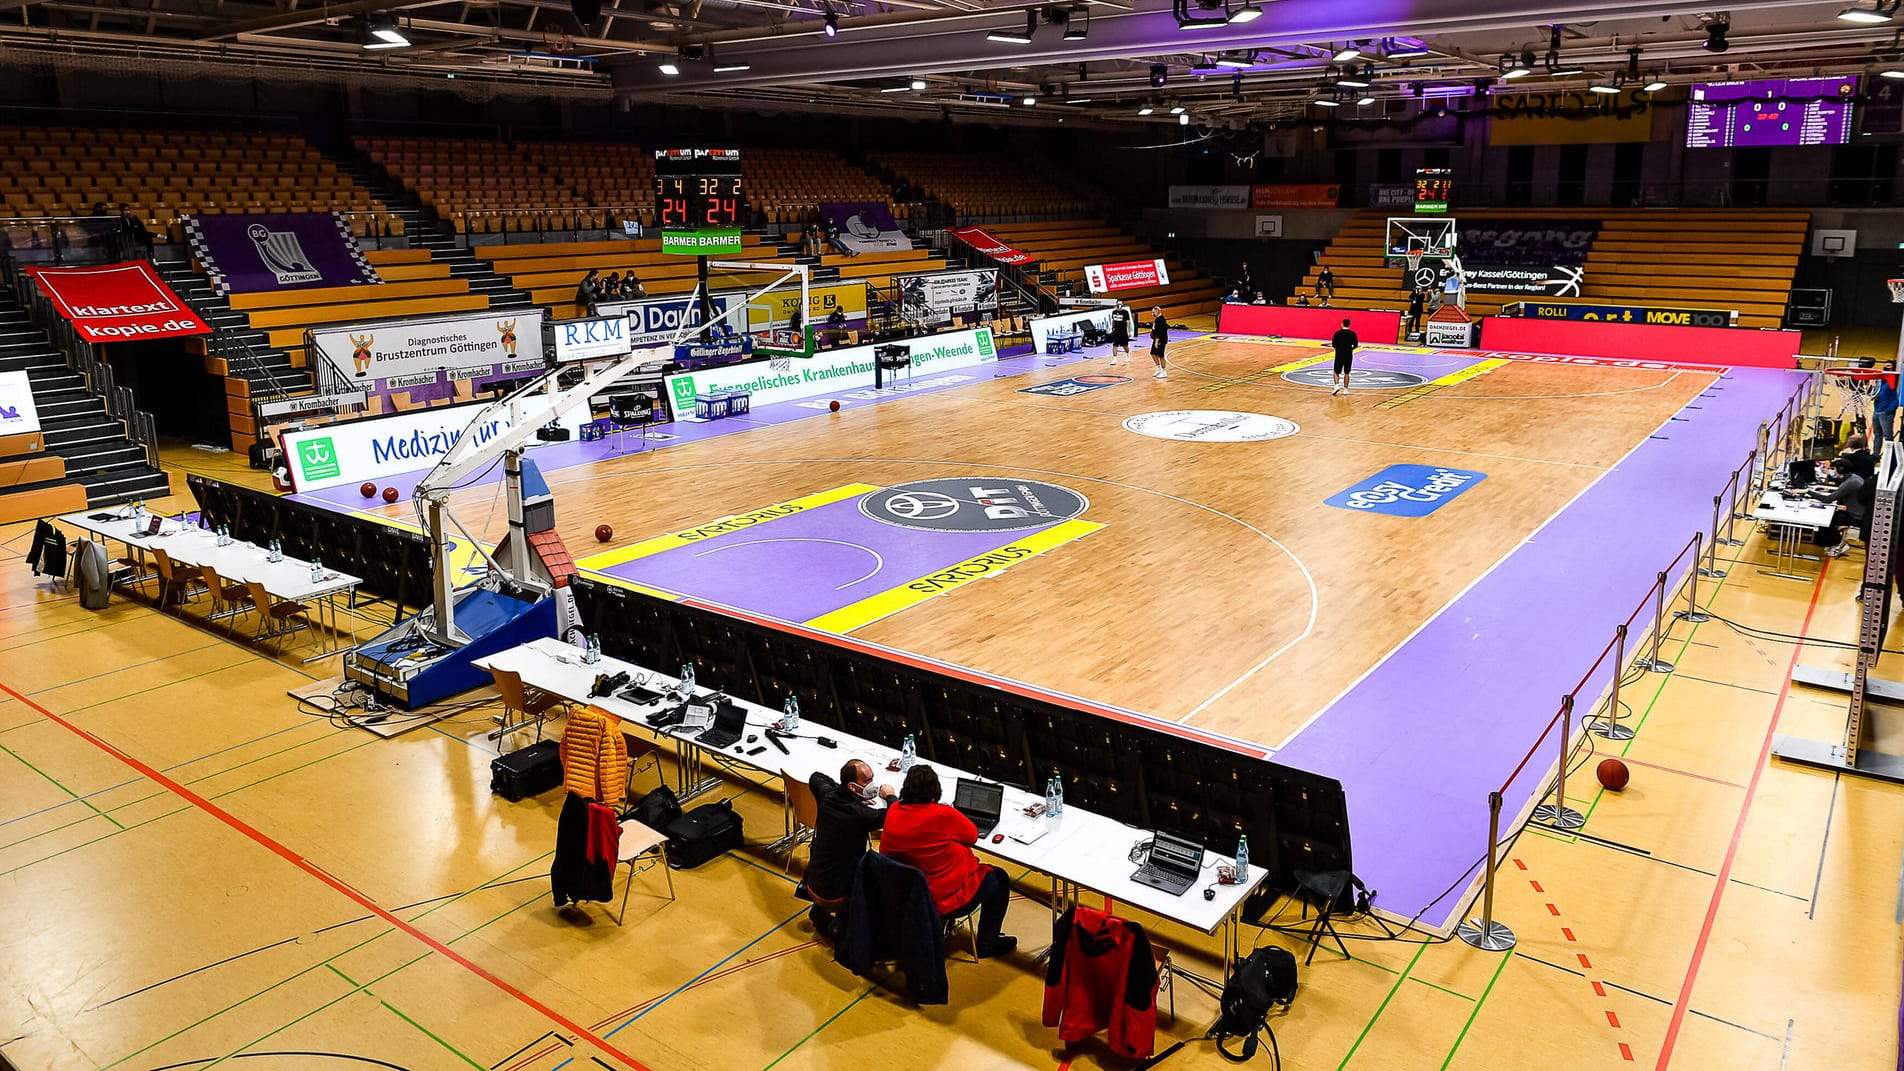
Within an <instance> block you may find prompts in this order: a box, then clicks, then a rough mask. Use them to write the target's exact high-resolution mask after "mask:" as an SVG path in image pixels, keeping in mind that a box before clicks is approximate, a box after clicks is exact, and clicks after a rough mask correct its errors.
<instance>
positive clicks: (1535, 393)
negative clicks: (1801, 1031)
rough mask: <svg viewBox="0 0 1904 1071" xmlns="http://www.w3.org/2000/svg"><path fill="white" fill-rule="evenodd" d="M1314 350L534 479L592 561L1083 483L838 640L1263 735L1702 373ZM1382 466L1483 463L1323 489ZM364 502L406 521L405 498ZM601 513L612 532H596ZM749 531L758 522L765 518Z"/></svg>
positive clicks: (1378, 651) (493, 533) (489, 497)
mask: <svg viewBox="0 0 1904 1071" xmlns="http://www.w3.org/2000/svg"><path fill="white" fill-rule="evenodd" d="M1324 353H1325V351H1322V350H1319V349H1317V348H1315V347H1313V346H1301V345H1277V344H1265V343H1262V342H1250V341H1217V340H1201V339H1199V340H1192V341H1186V342H1183V343H1180V344H1178V345H1176V346H1174V347H1173V349H1172V362H1173V372H1172V375H1171V378H1169V379H1167V380H1163V381H1158V380H1153V379H1151V378H1149V368H1150V364H1149V361H1148V358H1147V357H1144V356H1142V355H1140V357H1139V360H1140V362H1141V363H1140V364H1139V365H1138V366H1136V367H1135V368H1134V369H1133V368H1126V367H1125V366H1121V365H1120V366H1119V368H1118V369H1117V370H1116V371H1119V372H1123V373H1127V374H1130V375H1133V376H1134V377H1135V378H1133V379H1132V381H1131V382H1128V383H1123V384H1118V385H1115V386H1111V387H1107V388H1103V389H1099V390H1094V391H1092V392H1090V393H1086V394H1081V395H1078V396H1075V397H1069V398H1060V397H1050V396H1041V395H1036V394H1026V393H1022V392H1021V388H1023V387H1025V386H1027V385H1030V384H1033V383H1037V382H1040V381H1044V382H1049V381H1054V380H1063V379H1067V378H1071V377H1074V376H1076V375H1079V374H1085V373H1109V372H1111V371H1113V370H1112V369H1110V368H1108V367H1106V366H1105V363H1104V362H1103V361H1097V362H1089V363H1086V364H1081V365H1080V364H1072V365H1065V366H1061V367H1058V368H1051V369H1047V370H1044V371H1042V372H1039V373H1034V374H1033V375H1031V376H1019V377H1011V378H1003V379H996V380H988V381H984V382H980V383H976V384H973V385H968V386H963V387H959V388H956V389H952V390H947V391H943V392H939V393H933V394H925V395H920V396H915V397H911V398H905V399H901V400H895V401H886V402H882V403H880V404H878V405H875V406H871V407H866V408H854V409H848V410H846V411H844V412H842V413H839V414H834V415H822V416H820V417H818V418H816V419H808V420H801V421H797V422H794V423H790V424H782V425H777V426H773V427H766V428H760V429H757V430H752V431H748V432H746V433H744V434H738V435H727V436H724V437H721V438H718V439H714V440H709V441H704V442H699V443H691V444H687V445H681V446H676V447H671V448H669V449H665V450H660V451H655V452H650V453H646V454H639V455H631V456H626V457H621V458H615V459H611V460H606V461H602V462H599V463H595V464H590V465H586V466H577V467H574V468H568V469H560V470H554V471H545V473H544V475H545V476H546V477H547V479H548V481H549V483H550V485H551V487H552V488H553V490H554V492H555V499H556V523H557V527H558V528H559V530H560V531H561V532H562V535H563V538H564V540H565V541H566V543H567V545H568V547H569V549H570V552H571V553H572V554H574V556H575V557H576V558H577V559H578V560H581V561H582V563H583V564H584V566H587V565H588V564H589V560H588V556H589V555H590V554H591V553H594V552H600V551H604V550H610V549H613V548H614V547H615V546H619V545H622V544H626V543H633V542H638V541H641V540H646V539H649V538H651V537H654V536H659V535H662V534H664V533H670V532H676V531H681V530H686V529H692V528H695V527H696V526H699V525H706V524H708V523H709V522H713V521H716V520H719V519H720V518H723V517H727V516H729V515H731V514H744V513H748V512H749V511H754V510H759V509H762V508H764V507H769V506H772V505H774V504H776V503H783V502H789V501H792V500H795V499H798V498H800V497H802V496H805V495H810V494H814V493H816V492H821V491H826V490H828V489H832V488H838V487H842V486H849V485H854V484H861V485H879V486H886V485H892V484H898V483H903V482H906V481H917V480H928V479H937V478H944V477H956V476H973V477H982V478H998V479H999V480H1006V479H1009V478H1026V479H1033V480H1038V481H1043V482H1048V483H1052V484H1056V485H1059V486H1061V487H1065V488H1069V489H1072V490H1076V491H1078V492H1081V493H1083V494H1084V495H1085V496H1086V497H1087V498H1088V499H1089V500H1090V508H1089V510H1087V511H1086V512H1085V513H1084V515H1083V519H1084V520H1087V521H1092V522H1097V523H1100V524H1102V525H1103V526H1104V527H1103V528H1101V529H1099V530H1096V531H1094V532H1092V533H1090V534H1088V535H1085V536H1083V537H1082V538H1079V539H1076V540H1074V541H1072V542H1069V543H1066V544H1064V545H1062V546H1057V547H1055V548H1052V549H1050V550H1048V551H1046V552H1044V553H1041V554H1038V555H1037V556H1036V557H1032V558H1028V559H1026V560H1023V561H1021V562H1018V563H1016V564H1013V565H1012V566H1011V567H1010V568H1009V569H1008V570H1007V571H1005V572H1003V573H1001V574H999V575H998V576H996V577H994V578H991V579H988V580H987V581H986V582H984V583H971V584H965V585H962V586H959V587H957V588H956V589H954V590H952V591H950V592H948V593H946V594H944V595H941V596H938V597H935V598H932V599H929V600H926V601H924V602H922V603H919V604H917V605H913V606H911V607H909V608H907V609H904V610H903V611H900V612H897V613H894V614H892V615H891V616H889V617H886V618H883V619H880V620H877V621H874V622H872V623H870V624H867V625H865V626H863V627H860V628H858V629H856V630H855V631H853V633H852V634H853V635H854V636H856V637H859V638H862V639H866V640H870V641H872V642H875V643H879V644H884V645H887V646H889V647H894V648H898V649H901V650H905V651H910V652H914V653H918V654H923V655H926V656H929V657H933V658H938V659H942V660H945V661H947V662H951V663H954V664H957V665H963V666H967V667H971V668H974V669H978V670H982V671H984V672H987V673H992V674H996V675H999V676H1003V677H1006V678H1010V679H1014V680H1020V681H1024V682H1027V683H1030V684H1033V685H1037V686H1039V687H1043V688H1047V689H1050V690H1054V691H1057V692H1061V693H1067V694H1071V695H1078V696H1085V697H1088V698H1091V699H1094V700H1097V701H1100V702H1105V703H1110V704H1113V705H1116V706H1121V707H1125V708H1127V709H1132V710H1137V711H1141V712H1143V713H1147V714H1151V715H1155V716H1158V717H1163V718H1167V719H1170V720H1181V721H1188V722H1191V723H1193V724H1195V725H1197V726H1199V727H1202V728H1207V729H1212V730H1215V731H1218V732H1224V733H1229V734H1231V735H1235V736H1239V737H1242V738H1244V739H1248V740H1252V741H1256V742H1259V743H1264V744H1268V745H1271V746H1277V745H1280V744H1281V743H1282V742H1283V741H1284V740H1285V739H1286V738H1287V737H1288V736H1289V735H1290V734H1291V733H1293V732H1294V731H1295V730H1296V729H1297V728H1298V727H1300V726H1301V725H1302V724H1303V723H1304V722H1305V721H1307V720H1308V719H1309V718H1310V717H1312V716H1313V715H1314V714H1315V713H1316V712H1317V711H1318V710H1320V709H1321V708H1322V707H1323V706H1324V705H1326V704H1327V703H1328V702H1329V700H1330V699H1332V698H1333V697H1334V696H1336V695H1338V694H1340V693H1341V692H1342V691H1343V690H1344V689H1345V688H1347V687H1348V686H1349V685H1350V684H1351V683H1352V682H1354V681H1355V680H1356V679H1357V678H1358V677H1360V676H1361V675H1362V674H1363V673H1364V672H1365V671H1367V670H1368V669H1369V668H1370V667H1371V666H1372V665H1373V664H1374V663H1375V662H1376V661H1377V660H1379V659H1380V658H1381V657H1383V656H1384V655H1386V654H1387V653H1388V652H1389V651H1391V650H1393V649H1394V648H1395V647H1396V646H1397V645H1398V644H1399V643H1400V642H1401V641H1402V640H1403V639H1404V638H1405V637H1407V636H1408V635H1409V634H1410V633H1411V632H1413V631H1414V630H1415V629H1416V628H1417V627H1418V626H1419V625H1421V623H1422V622H1423V621H1424V620H1426V619H1427V617H1429V616H1430V615H1432V614H1433V613H1435V612H1436V611H1438V610H1439V609H1440V608H1441V607H1442V606H1443V605H1445V604H1446V603H1447V602H1448V601H1449V600H1450V599H1452V598H1453V597H1454V596H1455V595H1456V594H1458V593H1460V592H1461V591H1462V590H1463V589H1465V588H1466V587H1468V585H1469V584H1470V583H1471V582H1473V580H1474V579H1475V578H1476V577H1478V576H1479V575H1480V574H1482V573H1483V572H1485V571H1486V570H1487V569H1488V568H1489V567H1491V566H1492V565H1493V564H1494V563H1495V562H1496V561H1498V560H1499V559H1500V558H1501V557H1502V556H1503V555H1505V554H1507V553H1508V552H1509V551H1511V550H1512V549H1513V548H1514V547H1516V546H1517V545H1519V544H1520V543H1521V542H1522V541H1523V540H1525V539H1526V537H1527V536H1528V535H1529V534H1530V533H1531V532H1533V531H1534V530H1535V529H1536V528H1538V527H1539V526H1540V525H1541V524H1542V523H1543V522H1545V521H1546V520H1547V519H1548V518H1549V517H1550V516H1552V515H1553V514H1555V513H1556V512H1558V511H1559V510H1560V509H1561V508H1562V507H1563V506H1564V505H1565V504H1566V503H1567V502H1569V501H1570V500H1572V499H1573V498H1574V497H1575V496H1576V495H1577V494H1579V493H1580V491H1581V490H1582V489H1584V488H1585V487H1587V486H1588V485H1589V484H1590V483H1591V482H1592V481H1593V480H1595V479H1596V478H1597V477H1599V476H1600V475H1601V474H1602V473H1604V472H1605V471H1606V469H1607V468H1608V467H1609V466H1612V465H1613V464H1615V463H1616V462H1617V461H1619V459H1620V458H1621V457H1622V456H1624V455H1625V454H1626V453H1627V452H1628V451H1629V450H1631V449H1632V448H1633V447H1634V446H1635V445H1637V444H1638V443H1639V442H1641V441H1643V440H1644V439H1645V438H1646V436H1647V435H1648V433H1650V432H1652V431H1653V430H1654V429H1656V428H1658V427H1659V426H1660V425H1661V424H1662V423H1664V422H1665V421H1666V419H1667V418H1668V417H1669V416H1670V415H1672V414H1673V413H1675V412H1678V411H1679V409H1680V407H1681V406H1683V405H1685V404H1686V403H1687V402H1688V401H1689V400H1691V399H1692V398H1694V397H1695V396H1696V395H1698V394H1699V393H1700V392H1701V391H1702V390H1704V389H1705V388H1706V387H1707V386H1709V385H1710V384H1711V383H1712V381H1713V379H1714V377H1715V373H1713V372H1709V371H1665V370H1648V369H1637V368H1608V367H1587V366H1564V365H1549V364H1536V363H1531V362H1525V361H1495V362H1488V365H1487V367H1486V368H1485V370H1484V371H1483V372H1482V374H1478V375H1474V376H1473V378H1469V379H1466V380H1464V381H1462V382H1458V383H1454V384H1450V385H1447V386H1443V387H1439V388H1434V389H1433V390H1432V392H1430V393H1421V390H1423V389H1425V388H1418V389H1417V390H1416V391H1374V390H1371V391H1366V392H1357V393H1352V394H1350V395H1349V396H1347V397H1336V396H1331V395H1330V393H1329V392H1328V390H1327V389H1326V387H1317V386H1306V385H1297V384H1292V383H1289V382H1286V381H1285V380H1284V379H1283V377H1282V376H1281V375H1276V374H1266V373H1265V369H1273V368H1278V367H1283V366H1286V365H1290V364H1297V363H1304V362H1314V361H1316V360H1318V359H1319V358H1321V357H1322V356H1323V355H1324ZM1390 360H1391V362H1392V363H1397V364H1410V363H1413V362H1424V363H1423V364H1422V365H1421V367H1423V368H1424V369H1426V372H1425V374H1426V375H1428V376H1430V377H1431V378H1432V377H1433V376H1434V375H1435V374H1436V373H1437V372H1438V371H1445V370H1447V367H1448V366H1440V367H1436V366H1434V365H1432V363H1429V362H1432V358H1431V357H1428V356H1425V355H1419V354H1418V355H1414V356H1410V355H1407V354H1401V355H1397V356H1396V357H1393V358H1391V359H1390ZM1319 367H1320V369H1321V370H1322V371H1324V372H1326V370H1327V367H1328V366H1327V364H1326V363H1325V364H1323V365H1321V366H1319ZM1472 371H1473V370H1472V369H1470V370H1469V372H1470V373H1472ZM981 374H982V373H981ZM1417 395H1419V396H1417ZM1181 409H1195V410H1227V411H1235V412H1242V413H1252V414H1255V413H1260V414H1269V415H1272V416H1276V417H1281V418H1284V419H1286V420H1289V421H1293V422H1294V423H1296V424H1297V425H1299V426H1300V427H1301V433H1300V435H1299V436H1296V437H1294V438H1286V439H1279V440H1275V441H1268V442H1243V443H1197V442H1180V441H1171V440H1164V439H1155V438H1148V437H1145V436H1141V435H1137V434H1134V433H1132V432H1130V431H1127V430H1125V428H1124V427H1123V422H1124V421H1125V420H1126V419H1127V418H1129V417H1132V416H1135V415H1138V414H1144V413H1150V412H1155V411H1164V410H1181ZM1397 463H1418V464H1431V465H1445V466H1449V467H1453V468H1457V469H1461V470H1465V471H1470V472H1484V473H1485V474H1486V479H1485V480H1482V481H1481V482H1479V483H1478V484H1476V485H1474V486H1473V487H1472V489H1470V490H1468V491H1466V492H1465V493H1464V494H1463V496H1462V497H1461V498H1460V499H1458V500H1457V501H1456V502H1455V503H1454V504H1453V506H1451V507H1448V508H1443V509H1441V510H1440V511H1438V512H1436V513H1435V514H1433V515H1430V516H1426V517H1419V518H1405V519H1404V518H1393V517H1363V516H1357V515H1356V514H1354V513H1351V512H1349V511H1345V510H1342V509H1337V508H1332V507H1328V506H1325V505H1323V504H1322V500H1323V499H1326V498H1328V497H1329V496H1331V495H1333V494H1336V493H1337V492H1339V491H1342V490H1344V489H1345V488H1347V487H1349V486H1350V485H1351V484H1354V483H1356V482H1357V481H1360V480H1362V479H1364V478H1365V477H1368V476H1371V475H1373V474H1375V473H1377V472H1378V471H1381V470H1383V469H1384V468H1385V467H1387V466H1389V465H1393V464H1397ZM452 501H453V504H454V506H455V509H456V511H457V514H458V516H459V517H460V518H461V519H462V520H463V521H464V523H465V524H467V525H469V526H470V530H471V531H472V532H473V533H475V534H476V535H478V536H481V537H483V538H484V539H487V540H493V539H496V538H499V537H500V536H501V534H502V532H503V530H504V524H505V521H506V513H505V511H504V510H503V509H502V508H501V505H500V485H498V484H491V485H488V486H479V487H473V488H470V489H468V490H467V491H464V492H460V493H458V494H457V495H456V496H455V498H454V499H453V500H452ZM380 512H382V513H384V514H386V515H389V516H391V517H394V518H398V519H413V516H414V515H413V513H412V512H411V510H410V507H409V505H408V503H400V504H398V505H396V506H391V507H386V508H383V509H382V510H380ZM1364 522H1367V523H1364ZM604 523H606V524H609V525H611V526H612V527H613V530H614V532H615V539H614V542H613V543H611V544H609V545H608V546H603V545H601V544H598V543H597V542H596V540H595V537H594V534H593V533H594V531H595V528H596V526H597V525H599V524H604ZM754 531H755V532H757V533H758V535H759V536H760V538H762V539H767V538H769V537H770V536H771V534H772V531H773V525H771V524H762V525H760V526H759V527H758V528H757V529H754ZM840 538H842V539H844V538H849V537H847V536H845V535H844V534H842V535H841V536H840ZM1608 553H1609V554H1612V553H1617V549H1616V548H1615V547H1613V546H1612V545H1609V548H1608ZM953 560H956V558H955V559H953ZM911 579H912V577H911V576H902V577H900V578H899V579H897V580H895V581H893V583H894V584H901V585H903V584H904V583H905V582H906V581H908V580H911ZM831 582H832V577H831V576H825V577H822V576H816V575H814V574H812V573H811V572H810V571H807V570H804V569H803V568H802V564H801V559H799V558H797V557H793V556H791V554H790V555H789V557H788V558H787V559H786V562H785V564H784V565H776V566H774V567H773V568H771V569H763V570H762V573H761V575H760V576H759V577H758V585H759V586H760V587H761V588H763V589H766V588H772V587H775V586H778V585H785V584H816V585H824V584H830V583H831ZM1583 582H1584V581H1583ZM1530 594H1531V593H1530ZM763 597H764V596H763ZM742 608H743V609H750V608H754V607H750V606H747V605H745V604H743V605H742Z"/></svg>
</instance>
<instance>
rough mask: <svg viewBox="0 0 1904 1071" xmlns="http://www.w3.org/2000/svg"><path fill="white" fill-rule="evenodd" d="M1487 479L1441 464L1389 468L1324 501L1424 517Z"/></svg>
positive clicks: (1375, 510) (1374, 510) (1366, 509)
mask: <svg viewBox="0 0 1904 1071" xmlns="http://www.w3.org/2000/svg"><path fill="white" fill-rule="evenodd" d="M1485 479H1487V473H1485V472H1476V471H1474V470H1473V469H1451V468H1447V467H1444V466H1441V465H1390V466H1389V467H1387V468H1385V469H1383V470H1382V471H1380V472H1378V473H1376V474H1375V475H1373V476H1370V477H1369V478H1367V479H1365V480H1363V481H1361V482H1360V483H1358V484H1356V485H1355V486H1353V487H1350V488H1348V489H1347V490H1344V491H1340V492H1338V493H1336V494H1333V495H1330V496H1329V497H1328V498H1325V499H1323V500H1322V501H1323V504H1324V505H1327V506H1334V507H1336V508H1337V509H1352V510H1359V511H1361V512H1364V513H1380V514H1383V515H1385V516H1389V517H1426V516H1428V515H1429V514H1430V513H1433V512H1434V511H1436V510H1438V509H1440V508H1441V507H1443V506H1445V505H1447V504H1448V503H1449V502H1451V501H1453V500H1454V499H1455V498H1457V497H1459V496H1460V495H1461V494H1462V493H1463V492H1465V491H1467V490H1468V489H1469V488H1471V487H1473V486H1474V485H1475V484H1477V483H1480V482H1481V481H1482V480H1485Z"/></svg>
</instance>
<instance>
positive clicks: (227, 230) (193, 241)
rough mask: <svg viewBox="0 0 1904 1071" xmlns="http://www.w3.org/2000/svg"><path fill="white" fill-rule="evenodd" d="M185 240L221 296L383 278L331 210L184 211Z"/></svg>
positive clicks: (342, 218) (347, 223)
mask: <svg viewBox="0 0 1904 1071" xmlns="http://www.w3.org/2000/svg"><path fill="white" fill-rule="evenodd" d="M185 240H186V242H187V243H188V244H190V246H191V248H192V256H193V258H194V259H196V260H197V261H198V262H199V264H200V265H201V266H202V267H203V268H204V269H205V275H206V277H207V278H209V279H211V281H212V289H213V290H215V291H217V292H218V293H220V294H249V293H253V292H255V291H259V290H294V289H303V288H306V287H319V286H363V285H367V284H371V283H377V282H381V281H382V280H381V279H379V278H377V272H376V269H374V268H372V267H371V266H370V264H369V262H368V261H366V260H364V255H363V253H362V252H360V251H359V250H358V248H357V240H356V239H354V238H352V237H351V234H350V224H349V222H347V221H346V220H345V219H344V217H343V216H341V215H339V214H338V213H336V212H273V213H262V212H249V213H243V214H234V215H219V216H199V215H188V216H186V217H185Z"/></svg>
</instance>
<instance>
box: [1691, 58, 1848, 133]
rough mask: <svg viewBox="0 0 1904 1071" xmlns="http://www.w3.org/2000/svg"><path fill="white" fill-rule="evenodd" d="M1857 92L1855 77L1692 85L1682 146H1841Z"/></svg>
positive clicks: (1756, 80) (1764, 79)
mask: <svg viewBox="0 0 1904 1071" xmlns="http://www.w3.org/2000/svg"><path fill="white" fill-rule="evenodd" d="M1857 94H1858V79H1857V77H1856V76H1855V75H1846V76H1843V77H1838V78H1789V79H1788V78H1761V79H1754V80H1752V81H1749V82H1695V83H1693V85H1692V95H1691V99H1690V100H1689V101H1688V102H1687V105H1686V147H1687V148H1689V149H1720V148H1727V147H1734V146H1738V147H1743V146H1787V145H1843V144H1845V143H1846V142H1847V141H1849V140H1850V138H1851V113H1852V110H1853V102H1854V100H1855V98H1856V97H1857Z"/></svg>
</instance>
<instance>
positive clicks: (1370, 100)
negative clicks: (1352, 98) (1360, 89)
mask: <svg viewBox="0 0 1904 1071" xmlns="http://www.w3.org/2000/svg"><path fill="white" fill-rule="evenodd" d="M1355 103H1357V104H1373V103H1375V98H1374V97H1363V98H1362V99H1361V100H1358V101H1356V102H1355Z"/></svg>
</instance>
